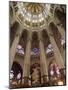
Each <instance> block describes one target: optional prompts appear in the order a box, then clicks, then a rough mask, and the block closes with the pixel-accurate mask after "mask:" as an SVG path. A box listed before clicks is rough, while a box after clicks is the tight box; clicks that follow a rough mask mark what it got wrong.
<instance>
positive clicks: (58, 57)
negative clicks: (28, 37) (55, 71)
mask: <svg viewBox="0 0 68 90" xmlns="http://www.w3.org/2000/svg"><path fill="white" fill-rule="evenodd" d="M47 33H48V36H49V38H50V42H51V44H52V47H53V50H54V54H55V58H56V63H57V64H58V66H59V68H60V69H61V68H64V67H65V66H64V61H63V58H62V56H61V53H60V51H59V48H58V47H57V44H56V42H55V39H54V37H53V34H52V32H51V30H50V31H49V28H48V29H47Z"/></svg>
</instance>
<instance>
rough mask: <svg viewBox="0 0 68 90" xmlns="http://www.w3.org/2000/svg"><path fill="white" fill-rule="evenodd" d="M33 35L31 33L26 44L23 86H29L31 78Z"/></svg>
mask: <svg viewBox="0 0 68 90" xmlns="http://www.w3.org/2000/svg"><path fill="white" fill-rule="evenodd" d="M31 35H32V33H31V32H29V34H28V38H27V44H26V52H25V56H24V66H23V84H24V85H23V86H24V87H28V86H29V76H30V56H31V38H32V36H31Z"/></svg>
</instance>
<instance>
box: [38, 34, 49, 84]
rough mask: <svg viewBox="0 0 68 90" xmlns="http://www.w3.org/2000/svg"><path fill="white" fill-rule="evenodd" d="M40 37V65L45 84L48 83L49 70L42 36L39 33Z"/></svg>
mask: <svg viewBox="0 0 68 90" xmlns="http://www.w3.org/2000/svg"><path fill="white" fill-rule="evenodd" d="M38 37H39V48H40V65H41V76H42V78H43V83H46V82H47V81H48V69H47V62H46V56H45V49H44V45H43V42H42V40H41V39H42V38H41V34H39V33H38Z"/></svg>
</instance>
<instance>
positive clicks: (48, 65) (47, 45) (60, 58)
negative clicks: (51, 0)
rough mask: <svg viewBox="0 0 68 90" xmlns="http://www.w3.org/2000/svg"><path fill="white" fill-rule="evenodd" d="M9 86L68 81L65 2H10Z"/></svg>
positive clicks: (19, 86)
mask: <svg viewBox="0 0 68 90" xmlns="http://www.w3.org/2000/svg"><path fill="white" fill-rule="evenodd" d="M9 29H10V33H9V34H10V36H9V37H10V40H9V42H10V43H9V49H10V51H9V52H10V53H9V54H10V57H9V72H10V73H9V86H10V88H27V87H48V86H63V85H66V59H65V55H66V54H65V52H66V39H65V32H66V5H63V4H61V5H60V4H46V3H33V2H19V1H10V2H9Z"/></svg>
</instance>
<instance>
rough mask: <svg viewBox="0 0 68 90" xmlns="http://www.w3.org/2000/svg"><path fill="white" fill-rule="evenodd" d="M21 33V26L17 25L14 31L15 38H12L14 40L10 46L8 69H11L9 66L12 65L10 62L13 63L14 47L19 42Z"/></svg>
mask: <svg viewBox="0 0 68 90" xmlns="http://www.w3.org/2000/svg"><path fill="white" fill-rule="evenodd" d="M21 34H22V28H21V27H19V28H18V30H17V32H16V36H15V39H14V41H13V43H12V46H11V48H10V58H9V59H10V60H9V71H11V67H12V64H13V60H14V56H15V53H16V47H17V45H18V43H19V40H20V37H21Z"/></svg>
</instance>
